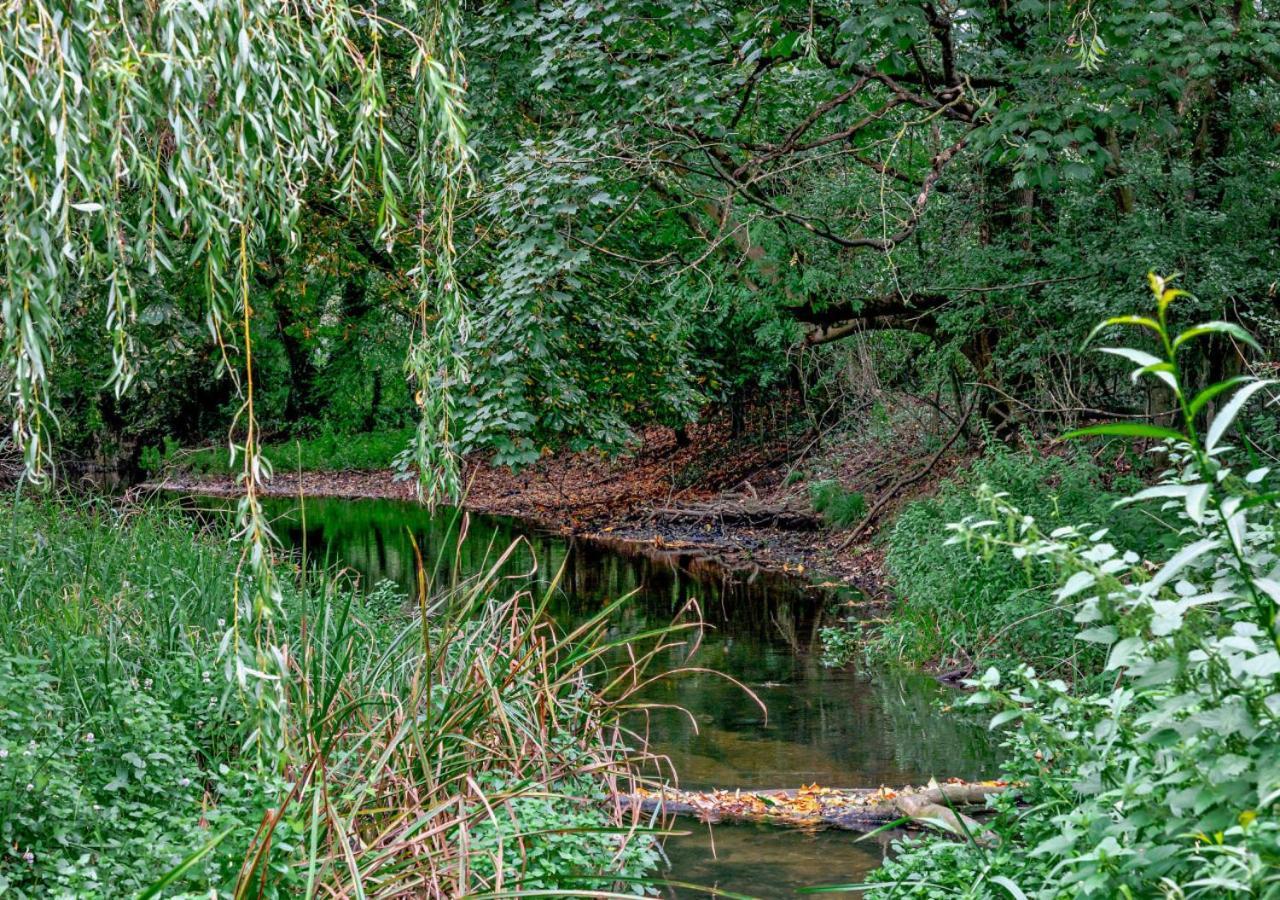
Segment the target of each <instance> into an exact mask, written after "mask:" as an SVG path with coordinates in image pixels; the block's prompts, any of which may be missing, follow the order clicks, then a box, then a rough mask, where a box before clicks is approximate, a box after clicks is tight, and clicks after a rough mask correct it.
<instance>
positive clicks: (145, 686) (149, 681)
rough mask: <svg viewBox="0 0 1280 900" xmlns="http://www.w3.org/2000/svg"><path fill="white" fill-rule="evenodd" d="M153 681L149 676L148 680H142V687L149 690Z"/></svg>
mask: <svg viewBox="0 0 1280 900" xmlns="http://www.w3.org/2000/svg"><path fill="white" fill-rule="evenodd" d="M152 683H153V682H152V681H151V679H150V678H148V679H147V680H146V681H144V682H142V689H143V690H144V691H149V690H151V685H152Z"/></svg>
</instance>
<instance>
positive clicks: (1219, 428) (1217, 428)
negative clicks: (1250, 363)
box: [1204, 378, 1276, 453]
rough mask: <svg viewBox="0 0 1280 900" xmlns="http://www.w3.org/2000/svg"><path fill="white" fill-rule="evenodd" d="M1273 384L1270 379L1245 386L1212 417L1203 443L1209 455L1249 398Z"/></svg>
mask: <svg viewBox="0 0 1280 900" xmlns="http://www.w3.org/2000/svg"><path fill="white" fill-rule="evenodd" d="M1275 383H1276V382H1275V381H1274V380H1272V379H1267V378H1263V379H1259V380H1257V381H1254V382H1252V383H1251V384H1246V385H1245V386H1244V387H1242V388H1240V390H1238V391H1236V392H1235V395H1234V396H1232V398H1231V400H1230V402H1228V403H1227V405H1226V406H1224V407H1222V412H1220V413H1218V414H1217V415H1216V416H1215V417H1214V419H1213V424H1211V425H1210V426H1209V434H1208V436H1207V437H1206V438H1205V441H1204V448H1205V450H1207V451H1208V452H1210V453H1212V452H1213V448H1214V447H1216V446H1218V441H1220V440H1222V436H1223V435H1224V434H1226V433H1227V429H1228V428H1230V427H1231V423H1232V422H1234V421H1235V418H1236V416H1237V415H1238V414H1239V413H1240V410H1242V409H1244V405H1245V404H1246V403H1248V402H1249V398H1250V397H1252V396H1253V395H1254V394H1256V393H1258V391H1260V390H1262V389H1263V388H1264V387H1266V386H1267V385H1269V384H1275Z"/></svg>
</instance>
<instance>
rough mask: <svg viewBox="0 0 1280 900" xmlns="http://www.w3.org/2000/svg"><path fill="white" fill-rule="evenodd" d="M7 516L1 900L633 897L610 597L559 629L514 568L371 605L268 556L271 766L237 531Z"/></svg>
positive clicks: (622, 676) (177, 516)
mask: <svg viewBox="0 0 1280 900" xmlns="http://www.w3.org/2000/svg"><path fill="white" fill-rule="evenodd" d="M0 521H5V522H6V523H8V524H7V525H6V527H4V529H3V533H0V604H2V605H3V609H4V610H5V614H4V616H3V617H2V618H0V893H5V894H6V896H13V897H18V898H28V897H30V898H35V897H51V896H53V897H70V896H75V897H106V896H129V895H135V894H139V893H140V892H143V891H145V890H147V889H148V888H154V889H156V890H157V891H158V892H159V893H162V894H163V895H164V896H169V897H174V896H190V897H196V896H199V897H231V896H243V895H247V894H252V895H254V896H259V895H261V896H268V897H271V896H286V895H289V896H293V895H298V896H307V897H312V896H319V895H324V896H337V897H341V896H368V897H372V896H390V895H396V896H404V895H413V896H423V897H442V898H443V897H457V896H460V895H463V894H467V893H484V892H510V891H545V892H550V893H551V894H554V895H561V896H565V895H574V894H579V893H587V892H590V891H601V890H610V889H613V890H619V891H624V892H627V893H643V892H644V891H646V890H647V888H645V887H644V886H643V883H644V882H643V879H644V878H645V876H647V875H648V874H649V873H650V872H651V870H652V869H653V868H654V866H655V864H656V862H657V859H658V856H657V853H658V851H657V849H656V844H655V841H654V838H653V837H652V836H651V835H650V834H649V833H648V832H646V831H645V830H644V828H642V827H639V823H638V822H636V821H633V820H632V819H631V818H630V817H629V815H628V814H626V813H624V812H622V811H621V810H620V809H619V807H618V806H617V804H616V801H615V800H614V797H615V795H616V792H617V791H619V790H622V791H625V790H627V784H628V783H629V779H630V778H631V777H632V771H633V766H634V765H635V764H636V763H637V762H638V761H639V760H640V756H639V754H637V753H634V752H632V751H630V750H628V749H627V745H628V741H627V740H626V739H625V735H624V733H623V732H622V731H621V730H620V728H619V726H618V714H619V713H618V704H619V703H620V702H622V701H624V700H625V697H626V694H627V686H628V685H630V684H632V683H633V682H632V680H631V676H632V675H633V674H634V671H633V670H625V671H614V670H612V669H611V668H610V667H609V665H606V662H605V659H606V657H607V658H608V659H614V658H615V657H617V656H619V655H622V656H625V655H627V654H619V653H618V651H617V645H618V644H619V643H620V642H618V641H616V640H613V639H612V638H606V637H605V633H604V628H605V620H606V618H607V616H608V615H609V614H610V613H611V612H612V611H613V608H612V607H611V608H610V609H608V610H605V611H602V613H601V615H600V616H599V617H597V618H595V619H593V620H592V621H591V622H588V623H586V624H584V625H583V626H580V627H578V628H576V629H575V631H574V633H573V634H572V635H564V634H561V633H559V632H558V631H556V629H555V628H554V627H553V626H552V625H551V624H550V623H549V621H547V620H546V619H545V617H544V616H542V614H541V612H540V610H541V608H542V604H543V602H544V601H543V600H541V599H539V598H536V597H529V596H526V595H523V594H521V593H520V592H519V589H518V584H517V583H514V582H511V581H510V580H509V579H508V580H503V581H502V582H500V583H499V582H497V581H495V580H494V579H493V577H492V576H491V577H489V578H479V579H475V580H473V581H469V582H465V583H462V584H460V585H457V586H454V587H451V588H449V589H442V590H441V591H438V592H437V591H434V590H424V591H423V593H422V596H420V597H414V598H406V597H392V596H388V588H387V587H386V586H382V587H380V588H378V589H377V590H376V591H375V592H374V593H373V595H372V596H363V595H361V594H358V593H356V592H353V591H351V590H348V589H347V588H346V587H344V585H343V584H342V583H341V582H339V581H337V580H334V579H329V578H317V577H312V578H310V579H308V578H306V575H305V573H297V572H296V571H293V572H292V574H293V575H296V576H297V577H291V570H290V569H288V568H287V567H283V566H282V568H281V571H282V576H284V577H282V580H284V581H286V582H287V589H286V595H285V604H284V608H285V610H286V611H287V617H285V618H284V619H282V620H281V621H277V622H276V623H275V625H274V627H275V628H276V630H277V632H278V633H279V634H278V637H279V638H280V643H281V644H282V645H283V646H285V647H287V648H288V664H289V676H290V677H289V681H288V685H287V691H288V699H289V704H288V720H287V733H288V740H287V744H286V747H287V749H286V752H285V753H284V755H283V756H282V757H281V758H279V759H267V760H266V761H265V762H264V761H263V760H261V759H260V757H259V754H258V753H255V752H247V753H246V752H243V750H242V748H243V745H244V740H245V737H246V731H247V728H248V727H249V726H248V724H247V723H250V722H251V720H252V718H253V716H252V709H251V708H249V706H248V704H250V703H251V701H248V700H246V699H244V698H242V696H241V694H240V692H239V691H238V690H237V689H236V687H235V685H234V682H232V681H229V678H228V677H227V675H226V674H225V673H224V666H226V665H227V659H228V658H229V656H228V654H226V653H225V652H224V648H220V646H219V639H220V637H221V636H222V635H223V634H224V633H227V629H226V627H225V626H226V622H225V621H223V619H224V618H225V617H226V616H228V615H229V614H230V613H229V612H228V610H229V609H231V603H230V601H229V598H230V597H231V596H232V594H231V583H232V581H233V580H234V579H235V578H236V577H237V574H238V573H237V557H236V555H235V554H234V553H233V552H231V550H230V549H229V545H228V543H227V541H226V537H227V535H225V534H223V533H221V530H220V529H219V528H214V531H213V533H207V534H203V535H200V536H197V537H195V538H193V536H192V520H191V519H190V518H189V517H187V516H185V515H182V514H181V513H179V512H178V511H176V510H173V509H168V508H160V509H135V508H130V509H124V510H119V509H115V508H112V507H109V506H108V505H106V504H104V503H99V502H87V503H83V504H80V505H76V506H73V505H70V504H69V503H67V502H60V501H55V500H50V499H44V500H41V501H39V502H32V501H27V500H21V501H16V502H15V501H14V500H12V499H11V500H7V501H0ZM495 562H497V561H495ZM495 571H496V567H495ZM513 584H515V585H516V586H515V587H513V586H512V585H513ZM424 613H425V616H424ZM634 658H635V660H636V667H637V668H642V667H643V666H644V665H645V664H646V662H647V660H648V658H649V657H648V655H647V653H646V651H645V649H644V648H643V647H637V648H636V650H635V656H634Z"/></svg>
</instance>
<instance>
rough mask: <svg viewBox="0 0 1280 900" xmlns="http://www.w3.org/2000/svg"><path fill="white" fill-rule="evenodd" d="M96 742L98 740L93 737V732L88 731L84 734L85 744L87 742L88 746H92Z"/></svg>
mask: <svg viewBox="0 0 1280 900" xmlns="http://www.w3.org/2000/svg"><path fill="white" fill-rule="evenodd" d="M95 740H97V738H95V737H94V736H93V732H92V731H86V732H85V733H84V742H85V743H86V744H92V743H93V742H94V741H95Z"/></svg>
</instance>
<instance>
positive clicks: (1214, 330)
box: [1173, 321, 1262, 352]
mask: <svg viewBox="0 0 1280 900" xmlns="http://www.w3.org/2000/svg"><path fill="white" fill-rule="evenodd" d="M1204 334H1228V335H1230V336H1231V337H1233V338H1235V339H1236V340H1237V341H1240V342H1241V343H1243V344H1248V345H1249V346H1250V347H1252V348H1253V349H1255V350H1257V351H1259V352H1261V351H1262V347H1261V346H1260V345H1259V344H1258V342H1257V341H1256V340H1254V338H1253V335H1251V334H1250V333H1249V332H1248V331H1246V330H1245V329H1244V328H1241V327H1240V326H1239V325H1237V324H1235V323H1234V322H1216V321H1215V322H1205V323H1203V324H1201V325H1196V326H1195V327H1194V328H1188V329H1187V330H1186V331H1184V332H1182V334H1180V335H1178V336H1177V337H1176V338H1174V339H1173V349H1174V350H1175V351H1176V350H1177V349H1178V348H1179V347H1181V346H1182V345H1183V344H1185V343H1186V342H1187V341H1190V340H1193V339H1194V338H1198V337H1200V336H1201V335H1204Z"/></svg>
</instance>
